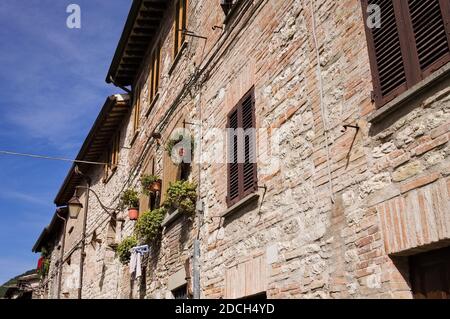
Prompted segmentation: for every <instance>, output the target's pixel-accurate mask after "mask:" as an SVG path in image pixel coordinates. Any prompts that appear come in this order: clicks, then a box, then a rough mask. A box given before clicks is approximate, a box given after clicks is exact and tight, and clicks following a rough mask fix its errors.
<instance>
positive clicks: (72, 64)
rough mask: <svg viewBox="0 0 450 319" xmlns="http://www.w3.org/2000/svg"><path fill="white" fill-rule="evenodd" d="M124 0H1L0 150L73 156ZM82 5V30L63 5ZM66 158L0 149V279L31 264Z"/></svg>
mask: <svg viewBox="0 0 450 319" xmlns="http://www.w3.org/2000/svg"><path fill="white" fill-rule="evenodd" d="M131 2H132V1H131V0H114V1H111V0H71V1H65V0H1V1H0V41H1V42H0V43H1V44H0V48H1V49H0V66H1V68H0V150H9V151H16V152H25V153H33V154H43V155H49V156H58V157H61V156H62V157H69V158H73V157H75V156H76V154H77V153H78V150H79V148H80V146H81V144H82V142H83V140H84V138H85V137H86V135H87V133H88V131H89V129H90V127H91V125H92V123H93V121H94V120H95V118H96V116H97V114H98V112H99V110H100V108H101V106H102V105H103V103H104V101H105V99H106V97H107V96H108V95H110V94H114V93H121V92H120V89H117V88H114V87H113V86H112V85H107V84H106V83H105V81H104V79H105V77H106V73H107V71H108V68H109V65H110V63H111V60H112V56H113V54H114V51H115V48H116V46H117V43H118V40H119V38H120V34H121V32H122V29H123V26H124V23H125V20H126V16H127V14H128V10H129V8H130V6H131ZM71 3H75V4H78V5H79V6H80V7H81V29H69V28H67V26H66V19H67V17H68V15H69V14H68V13H66V8H67V6H68V5H69V4H71ZM69 167H70V164H68V163H65V162H55V161H46V160H36V159H28V158H20V157H11V156H4V155H0V284H1V283H3V282H5V281H7V280H8V279H10V278H11V277H14V276H15V275H18V274H21V273H22V272H24V271H26V270H29V269H32V268H35V267H36V263H37V259H38V256H37V255H35V254H33V253H32V252H31V248H32V246H33V244H34V243H35V241H36V239H37V237H38V236H39V234H40V232H41V231H42V229H43V228H44V227H45V226H46V225H47V224H48V223H49V222H50V219H51V217H52V215H53V213H54V212H55V206H54V204H53V199H54V197H55V195H56V193H57V191H58V189H59V187H60V186H61V184H62V181H63V179H64V177H65V176H66V173H67V171H68V169H69Z"/></svg>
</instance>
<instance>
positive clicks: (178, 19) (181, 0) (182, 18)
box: [174, 0, 187, 56]
mask: <svg viewBox="0 0 450 319" xmlns="http://www.w3.org/2000/svg"><path fill="white" fill-rule="evenodd" d="M186 25H187V0H178V1H177V3H176V6H175V32H174V37H175V47H174V49H175V50H174V52H175V56H176V55H177V54H178V52H179V51H180V48H181V46H182V45H183V43H184V40H185V38H186V35H185V34H184V33H183V32H182V31H181V30H185V29H186Z"/></svg>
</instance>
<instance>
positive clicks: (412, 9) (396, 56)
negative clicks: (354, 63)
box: [361, 0, 450, 107]
mask: <svg viewBox="0 0 450 319" xmlns="http://www.w3.org/2000/svg"><path fill="white" fill-rule="evenodd" d="M361 1H362V8H363V14H364V19H365V21H364V23H365V27H366V35H367V43H368V49H369V57H370V64H371V70H372V79H373V83H374V99H375V102H376V105H377V107H381V106H383V105H384V104H386V103H387V102H389V101H391V100H392V99H394V98H395V97H397V96H398V95H400V94H401V93H403V92H404V91H406V90H407V89H408V88H411V87H412V86H414V85H415V84H417V83H418V82H420V81H421V80H422V79H424V78H425V77H427V76H428V75H430V74H431V73H433V72H434V71H436V70H437V69H439V68H440V67H442V66H443V65H444V64H446V63H448V62H449V61H450V36H449V29H450V25H449V16H450V13H449V12H450V4H449V1H448V0H402V1H395V0H361ZM369 5H378V6H379V7H380V9H381V27H380V28H373V29H371V28H369V26H368V24H367V20H368V18H369V16H368V12H367V9H368V6H369Z"/></svg>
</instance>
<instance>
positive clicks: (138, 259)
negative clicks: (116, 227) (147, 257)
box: [130, 245, 148, 279]
mask: <svg viewBox="0 0 450 319" xmlns="http://www.w3.org/2000/svg"><path fill="white" fill-rule="evenodd" d="M146 253H148V246H147V245H145V246H139V247H135V248H132V249H131V258H130V274H131V276H132V277H133V276H134V278H136V279H138V278H141V276H142V257H143V255H144V254H146Z"/></svg>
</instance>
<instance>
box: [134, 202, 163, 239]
mask: <svg viewBox="0 0 450 319" xmlns="http://www.w3.org/2000/svg"><path fill="white" fill-rule="evenodd" d="M166 212H167V210H166V209H165V208H158V209H154V210H151V211H150V210H149V211H146V212H145V213H143V214H142V215H141V217H139V219H138V221H137V223H136V226H135V233H136V236H137V238H138V239H139V240H142V241H144V242H146V243H148V242H151V241H153V240H154V239H155V238H156V237H157V236H158V234H159V232H160V230H161V223H162V221H163V219H164V216H165V215H166Z"/></svg>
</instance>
